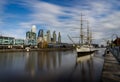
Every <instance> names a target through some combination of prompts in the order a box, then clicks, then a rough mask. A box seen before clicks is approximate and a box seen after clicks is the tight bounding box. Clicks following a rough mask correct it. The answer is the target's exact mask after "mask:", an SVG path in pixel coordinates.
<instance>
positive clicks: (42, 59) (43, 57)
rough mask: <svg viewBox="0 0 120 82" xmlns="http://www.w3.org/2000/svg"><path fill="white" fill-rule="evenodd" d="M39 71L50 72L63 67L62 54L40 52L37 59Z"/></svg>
mask: <svg viewBox="0 0 120 82" xmlns="http://www.w3.org/2000/svg"><path fill="white" fill-rule="evenodd" d="M37 62H38V69H39V70H50V69H54V68H56V67H57V66H60V65H61V53H59V52H38V57H37Z"/></svg>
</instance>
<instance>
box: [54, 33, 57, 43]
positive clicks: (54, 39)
mask: <svg viewBox="0 0 120 82" xmlns="http://www.w3.org/2000/svg"><path fill="white" fill-rule="evenodd" d="M56 37H57V36H56V32H55V31H53V42H54V43H56Z"/></svg>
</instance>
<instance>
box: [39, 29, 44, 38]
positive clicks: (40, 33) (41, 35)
mask: <svg viewBox="0 0 120 82" xmlns="http://www.w3.org/2000/svg"><path fill="white" fill-rule="evenodd" d="M38 37H42V38H43V29H40V30H39V32H38Z"/></svg>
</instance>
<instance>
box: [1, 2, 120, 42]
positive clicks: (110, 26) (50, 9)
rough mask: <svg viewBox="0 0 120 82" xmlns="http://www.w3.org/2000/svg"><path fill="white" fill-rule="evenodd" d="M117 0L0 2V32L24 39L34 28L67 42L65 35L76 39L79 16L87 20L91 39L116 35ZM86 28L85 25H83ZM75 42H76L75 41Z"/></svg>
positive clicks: (117, 25) (117, 20)
mask: <svg viewBox="0 0 120 82" xmlns="http://www.w3.org/2000/svg"><path fill="white" fill-rule="evenodd" d="M119 2H120V1H119V0H114V1H110V0H91V1H89V0H60V1H59V0H31V1H29V0H0V18H1V19H0V33H1V34H2V35H9V36H11V37H15V38H18V37H19V38H25V33H26V32H27V31H28V30H29V29H30V28H31V27H32V25H36V27H37V32H36V33H38V29H44V30H46V31H47V30H51V32H53V31H54V30H55V31H57V32H61V36H62V41H63V42H70V40H69V39H68V37H67V34H69V35H70V36H73V37H74V36H77V35H78V34H79V30H78V29H74V28H78V27H80V14H81V13H83V14H84V16H83V18H84V19H87V20H89V22H90V29H91V30H92V32H93V39H94V40H95V42H97V43H100V42H101V41H102V39H103V38H105V39H108V38H111V36H112V34H117V35H119V34H120V32H119V29H120V27H119V26H120V23H119V17H120V5H119ZM84 27H86V26H84ZM119 36H120V35H119ZM75 41H77V42H78V40H75Z"/></svg>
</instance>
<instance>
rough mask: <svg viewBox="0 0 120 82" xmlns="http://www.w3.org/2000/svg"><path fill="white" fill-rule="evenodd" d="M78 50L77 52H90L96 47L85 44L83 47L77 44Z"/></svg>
mask: <svg viewBox="0 0 120 82" xmlns="http://www.w3.org/2000/svg"><path fill="white" fill-rule="evenodd" d="M76 51H77V53H90V52H94V51H95V49H94V48H93V47H91V46H88V45H83V46H81V47H79V46H77V47H76Z"/></svg>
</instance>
